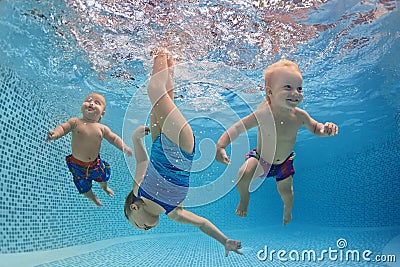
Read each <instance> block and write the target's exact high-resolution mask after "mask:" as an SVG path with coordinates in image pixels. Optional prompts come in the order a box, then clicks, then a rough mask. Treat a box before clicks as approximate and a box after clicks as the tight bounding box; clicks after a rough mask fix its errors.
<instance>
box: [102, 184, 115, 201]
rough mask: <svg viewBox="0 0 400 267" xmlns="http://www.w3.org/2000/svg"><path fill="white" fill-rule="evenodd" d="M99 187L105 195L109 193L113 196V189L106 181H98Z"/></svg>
mask: <svg viewBox="0 0 400 267" xmlns="http://www.w3.org/2000/svg"><path fill="white" fill-rule="evenodd" d="M100 187H101V189H103V190H104V191H105V192H106V193H107V195H109V196H110V197H113V196H114V191H113V190H112V189H111V188H109V187H108V182H101V183H100Z"/></svg>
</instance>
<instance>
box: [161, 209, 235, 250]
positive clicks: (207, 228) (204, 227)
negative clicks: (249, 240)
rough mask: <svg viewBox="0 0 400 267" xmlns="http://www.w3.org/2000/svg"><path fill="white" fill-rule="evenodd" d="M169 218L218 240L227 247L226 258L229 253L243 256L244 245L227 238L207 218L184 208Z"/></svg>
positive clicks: (172, 213) (169, 215)
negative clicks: (189, 225) (195, 227)
mask: <svg viewBox="0 0 400 267" xmlns="http://www.w3.org/2000/svg"><path fill="white" fill-rule="evenodd" d="M168 217H169V218H170V219H171V220H173V221H175V222H179V223H185V224H191V225H194V226H197V227H198V228H199V229H200V230H201V231H202V232H203V233H205V234H207V235H209V236H211V237H212V238H214V239H216V240H217V241H218V242H220V243H221V244H222V245H223V246H224V247H225V256H228V253H229V251H233V252H236V253H237V254H243V253H242V252H240V251H239V249H241V248H242V243H241V242H240V241H237V240H232V239H229V238H227V237H226V236H225V235H224V234H223V233H222V232H221V231H220V230H219V229H218V228H217V227H216V226H215V225H214V224H212V223H211V222H210V221H209V220H207V219H206V218H203V217H200V216H198V215H196V214H194V213H192V212H190V211H187V210H184V209H182V208H177V209H176V210H175V211H173V212H171V213H169V214H168Z"/></svg>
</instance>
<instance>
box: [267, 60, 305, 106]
mask: <svg viewBox="0 0 400 267" xmlns="http://www.w3.org/2000/svg"><path fill="white" fill-rule="evenodd" d="M282 68H294V69H295V70H296V71H298V72H299V73H300V74H301V71H300V69H299V66H298V65H297V64H296V63H294V62H293V61H290V60H288V59H281V60H279V61H277V62H275V63H273V64H271V65H269V66H268V68H266V69H265V70H264V72H263V75H264V80H265V82H264V84H265V92H266V93H267V102H268V104H271V99H270V98H269V95H270V91H268V88H270V87H271V80H272V74H274V72H275V71H276V70H277V69H282Z"/></svg>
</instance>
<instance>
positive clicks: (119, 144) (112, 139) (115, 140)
mask: <svg viewBox="0 0 400 267" xmlns="http://www.w3.org/2000/svg"><path fill="white" fill-rule="evenodd" d="M103 126H104V132H103V136H104V138H105V139H106V140H107V141H108V142H109V143H110V144H112V145H113V146H115V147H116V148H118V149H119V150H122V151H123V152H124V153H125V154H126V155H128V156H132V149H131V148H130V147H128V146H127V145H126V144H125V143H124V141H123V140H122V139H121V137H119V136H118V135H116V134H115V133H113V132H112V131H111V130H110V128H108V127H107V126H105V125H103Z"/></svg>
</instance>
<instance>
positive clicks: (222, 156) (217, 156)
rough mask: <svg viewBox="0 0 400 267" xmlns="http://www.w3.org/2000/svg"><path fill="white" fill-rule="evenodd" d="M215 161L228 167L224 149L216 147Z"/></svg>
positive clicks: (228, 161) (227, 158)
mask: <svg viewBox="0 0 400 267" xmlns="http://www.w3.org/2000/svg"><path fill="white" fill-rule="evenodd" d="M215 159H216V160H217V161H218V162H221V163H222V164H225V165H228V164H229V163H230V160H229V157H228V155H226V151H225V148H222V147H217V152H216V154H215Z"/></svg>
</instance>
